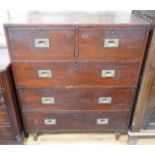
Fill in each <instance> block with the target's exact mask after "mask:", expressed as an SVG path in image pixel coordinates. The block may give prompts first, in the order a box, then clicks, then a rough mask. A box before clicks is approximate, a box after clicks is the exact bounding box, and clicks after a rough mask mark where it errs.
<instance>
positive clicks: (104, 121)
mask: <svg viewBox="0 0 155 155" xmlns="http://www.w3.org/2000/svg"><path fill="white" fill-rule="evenodd" d="M96 124H97V125H107V124H109V118H98V119H97V120H96Z"/></svg>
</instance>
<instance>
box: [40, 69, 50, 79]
mask: <svg viewBox="0 0 155 155" xmlns="http://www.w3.org/2000/svg"><path fill="white" fill-rule="evenodd" d="M38 77H39V78H50V77H52V71H51V70H38Z"/></svg>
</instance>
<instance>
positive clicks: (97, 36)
mask: <svg viewBox="0 0 155 155" xmlns="http://www.w3.org/2000/svg"><path fill="white" fill-rule="evenodd" d="M145 36H146V28H140V27H138V28H136V27H128V28H125V27H121V28H116V27H110V28H108V27H103V28H80V29H79V58H80V59H89V60H90V59H100V60H118V61H120V60H127V61H132V60H142V56H143V54H144V49H143V48H144V45H145Z"/></svg>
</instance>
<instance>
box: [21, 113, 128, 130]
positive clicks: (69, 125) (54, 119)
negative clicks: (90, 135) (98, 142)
mask: <svg viewBox="0 0 155 155" xmlns="http://www.w3.org/2000/svg"><path fill="white" fill-rule="evenodd" d="M129 114H130V113H129V111H118V112H115V111H110V112H108V111H89V112H86V111H72V112H68V111H62V112H60V111H59V112H45V111H44V112H43V111H42V112H24V114H23V116H24V123H25V126H26V130H27V131H30V132H37V131H38V132H43V131H56V132H57V131H63V132H64V131H126V130H127V128H128V123H129Z"/></svg>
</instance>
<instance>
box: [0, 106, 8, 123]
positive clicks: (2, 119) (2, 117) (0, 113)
mask: <svg viewBox="0 0 155 155" xmlns="http://www.w3.org/2000/svg"><path fill="white" fill-rule="evenodd" d="M3 124H10V123H9V117H8V113H7V110H6V109H3V108H0V125H3Z"/></svg>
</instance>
